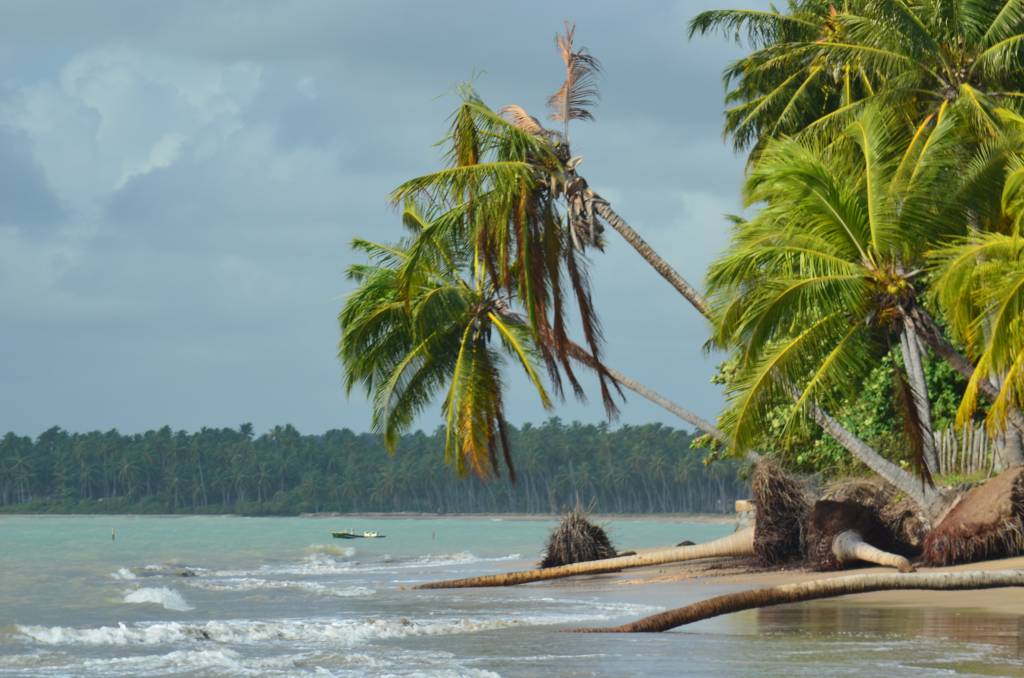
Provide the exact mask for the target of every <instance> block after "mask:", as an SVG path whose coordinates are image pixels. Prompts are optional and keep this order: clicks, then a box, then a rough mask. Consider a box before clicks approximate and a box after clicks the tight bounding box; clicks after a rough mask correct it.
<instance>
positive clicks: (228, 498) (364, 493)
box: [0, 419, 746, 515]
mask: <svg viewBox="0 0 1024 678" xmlns="http://www.w3.org/2000/svg"><path fill="white" fill-rule="evenodd" d="M509 435H510V437H511V439H512V442H513V444H514V445H515V447H516V450H517V452H518V466H517V469H516V470H517V472H518V477H517V481H516V482H515V483H509V482H508V481H507V480H506V479H501V480H492V481H491V482H485V481H481V480H478V479H475V478H466V479H460V478H459V477H458V476H457V475H456V474H454V473H453V472H452V470H451V469H450V468H447V467H445V466H444V465H443V464H439V463H438V461H437V460H438V458H439V456H440V455H442V454H443V452H442V451H443V448H444V433H443V431H438V432H436V433H434V434H431V435H428V434H425V433H422V432H415V433H410V434H407V435H405V436H402V438H401V439H400V440H399V442H398V445H397V451H396V453H395V454H394V455H393V456H392V455H388V454H387V453H386V452H385V451H384V447H383V444H382V443H381V440H380V437H379V436H376V435H372V434H367V433H362V434H359V433H353V432H352V431H349V430H347V429H346V430H331V431H328V432H326V433H324V434H322V435H303V434H301V433H299V432H298V431H297V430H296V429H295V428H294V427H292V426H277V427H275V428H274V429H272V430H271V431H269V432H267V433H264V434H263V435H260V436H255V435H254V432H253V428H252V425H250V424H243V425H242V426H240V427H239V428H238V429H231V428H204V429H202V430H201V431H199V432H197V433H188V432H185V431H172V430H171V429H170V428H168V427H164V428H162V429H160V430H158V431H147V432H145V433H140V434H122V433H119V432H118V431H116V430H111V431H108V432H106V433H102V432H99V431H94V432H91V433H69V432H67V431H64V430H62V429H60V428H56V427H55V428H51V429H50V430H48V431H46V432H44V433H43V434H42V435H40V436H39V437H38V438H36V439H35V440H32V439H31V438H28V437H22V436H18V435H15V434H14V433H8V434H7V435H6V436H4V438H3V440H2V442H0V469H2V472H0V510H4V511H53V512H147V513H164V512H168V513H192V512H195V513H222V512H232V513H246V514H278V515H288V514H292V515H293V514H296V513H301V512H316V511H344V512H360V511H423V512H440V513H451V512H463V513H465V512H528V513H548V512H557V511H560V510H563V509H565V508H567V507H571V506H574V505H576V504H577V502H578V503H580V504H583V505H584V506H590V507H593V508H594V509H595V510H599V511H605V512H616V513H633V512H636V513H647V512H699V511H708V512H721V511H726V510H731V507H732V502H733V500H734V499H735V498H737V497H739V496H742V495H745V493H746V490H745V487H744V483H743V482H742V481H741V480H740V479H739V478H738V477H737V469H738V467H737V465H736V464H735V463H732V462H719V463H716V464H713V465H710V466H705V465H704V464H703V462H702V459H701V455H700V454H698V453H696V452H693V451H692V450H690V442H691V436H690V435H689V434H688V433H686V432H683V431H679V430H674V429H672V428H668V427H665V426H661V425H657V424H651V425H646V426H622V427H620V428H618V429H615V430H612V429H609V428H608V427H606V426H604V425H600V426H593V425H582V424H579V423H573V424H571V425H565V424H563V423H562V422H561V421H560V420H558V419H551V420H549V421H547V422H546V423H545V424H543V425H542V426H531V425H530V424H526V425H524V426H523V427H522V428H519V429H517V428H515V427H509Z"/></svg>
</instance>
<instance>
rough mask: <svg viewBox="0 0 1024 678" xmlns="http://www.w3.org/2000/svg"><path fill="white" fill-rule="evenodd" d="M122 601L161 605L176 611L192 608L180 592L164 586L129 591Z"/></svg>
mask: <svg viewBox="0 0 1024 678" xmlns="http://www.w3.org/2000/svg"><path fill="white" fill-rule="evenodd" d="M124 602H126V603H141V604H147V603H148V604H153V605H161V606H163V608H164V609H165V610H174V611H176V612H186V611H188V610H191V609H194V608H192V606H191V605H189V604H188V603H186V602H185V599H184V598H182V597H181V594H180V593H178V592H177V591H175V590H173V589H169V588H167V587H166V586H161V587H159V588H141V589H135V590H134V591H129V592H127V593H126V594H125V596H124Z"/></svg>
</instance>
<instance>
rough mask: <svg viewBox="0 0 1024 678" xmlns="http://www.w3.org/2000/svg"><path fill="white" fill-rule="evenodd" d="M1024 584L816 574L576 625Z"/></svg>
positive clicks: (663, 626)
mask: <svg viewBox="0 0 1024 678" xmlns="http://www.w3.org/2000/svg"><path fill="white" fill-rule="evenodd" d="M1016 586H1024V571H1021V570H990V571H988V572H984V571H975V572H928V573H916V574H896V573H885V574H855V575H850V576H846V577H833V578H831V579H816V580H813V581H807V582H801V583H798V584H782V585H781V586H769V587H766V588H761V589H754V590H751V591H739V592H736V593H727V594H725V595H722V596H715V597H714V598H709V599H707V600H702V601H699V602H696V603H693V604H691V605H687V606H685V607H680V608H676V609H674V610H668V611H666V612H662V613H660V614H656V615H652V616H650V617H645V618H643V619H640V620H638V621H635V622H632V623H630V624H623V625H622V626H615V627H610V628H597V629H577V630H578V631H582V632H588V633H637V632H656V631H667V630H669V629H673V628H676V627H677V626H682V625H684V624H692V623H693V622H696V621H700V620H702V619H710V618H711V617H717V616H719V615H723V614H730V613H732V612H739V611H741V610H750V609H754V608H761V607H770V606H772V605H785V604H788V603H799V602H803V601H805V600H819V599H821V598H835V597H836V596H849V595H853V594H857V593H870V592H872V591H896V590H915V591H975V590H978V589H994V588H1004V587H1016Z"/></svg>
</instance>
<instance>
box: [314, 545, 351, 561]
mask: <svg viewBox="0 0 1024 678" xmlns="http://www.w3.org/2000/svg"><path fill="white" fill-rule="evenodd" d="M305 550H306V552H307V553H320V554H324V555H328V556H340V557H342V558H351V557H352V556H354V555H355V554H356V550H355V549H354V548H353V547H351V546H335V545H334V544H310V545H309V546H307V547H306V549H305Z"/></svg>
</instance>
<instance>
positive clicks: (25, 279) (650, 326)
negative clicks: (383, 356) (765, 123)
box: [0, 0, 762, 435]
mask: <svg viewBox="0 0 1024 678" xmlns="http://www.w3.org/2000/svg"><path fill="white" fill-rule="evenodd" d="M716 4H718V3H716V2H712V1H710V0H708V1H706V2H704V1H701V2H698V1H695V0H677V1H676V2H667V1H659V2H654V1H651V2H630V3H622V2H619V3H612V2H583V1H578V2H550V1H545V2H541V1H536V2H529V3H518V4H515V5H511V4H509V3H491V2H468V1H461V2H455V1H449V0H442V1H438V0H433V1H431V2H413V1H412V0H408V1H406V2H394V1H387V0H345V1H342V0H336V1H332V2H320V1H317V0H303V1H301V2H300V1H298V0H291V1H289V0H277V1H273V2H260V1H250V0H246V1H245V2H241V1H239V2H232V1H223V2H205V1H204V2H188V1H183V2H174V3H156V2H148V3H140V2H135V1H133V0H131V1H128V0H126V1H123V2H120V1H116V0H105V1H104V2H41V1H39V0H25V1H12V0H3V2H2V3H0V7H2V13H3V21H2V22H0V319H2V321H0V431H6V430H15V431H17V432H19V433H22V434H29V435H35V434H38V433H39V432H41V431H42V430H44V429H45V428H48V427H49V426H52V425H55V424H57V425H60V426H63V427H65V428H67V429H70V430H92V429H108V428H111V427H117V428H119V429H121V430H122V431H139V430H144V429H147V428H151V427H159V426H162V425H164V424H169V425H171V426H172V427H174V428H185V429H195V428H198V427H200V426H236V425H238V424H239V423H241V422H243V421H252V422H253V423H254V424H255V425H256V428H257V430H263V429H266V428H268V427H270V426H273V425H274V424H278V423H286V422H290V423H293V424H295V425H296V426H297V427H298V428H299V429H300V430H301V431H304V432H318V431H323V430H325V429H328V428H334V427H349V428H352V429H355V430H365V429H366V428H367V426H368V423H369V408H368V405H367V403H366V402H365V400H364V399H363V398H362V397H360V396H359V395H353V397H351V398H346V397H345V395H344V393H343V391H342V388H341V386H340V379H341V377H340V375H341V368H340V365H339V364H338V362H337V359H336V357H335V352H336V344H337V339H338V327H337V321H336V316H337V312H338V310H339V308H340V306H341V304H342V302H343V299H344V297H345V294H346V293H347V292H348V290H349V289H350V284H349V283H348V282H347V281H346V280H345V277H344V270H345V268H346V266H347V265H348V264H350V263H351V262H352V261H353V260H354V259H353V256H352V255H351V254H350V252H349V248H348V242H349V241H350V240H351V238H352V237H354V236H356V235H360V236H366V237H370V238H373V239H377V240H388V239H392V238H395V237H397V236H398V235H400V232H401V229H400V226H399V223H398V219H397V216H396V214H395V213H394V211H393V210H391V208H390V207H389V206H388V204H387V200H386V196H387V194H388V191H389V190H390V189H391V188H393V187H394V186H396V185H397V184H399V183H400V182H401V181H403V180H405V179H407V178H410V177H412V176H415V175H417V174H421V173H425V172H428V171H431V170H433V169H435V168H436V167H437V166H438V153H439V152H438V150H437V149H436V148H435V147H434V146H433V144H434V143H435V142H436V141H437V140H438V139H439V138H440V137H441V136H442V135H443V134H444V131H445V126H446V118H447V116H448V115H449V113H450V112H451V111H452V110H453V108H454V106H455V104H456V100H455V99H454V97H452V96H451V95H450V92H451V90H452V88H453V86H454V85H455V84H457V83H458V82H460V81H464V80H467V79H470V78H472V77H474V75H475V77H476V84H477V87H478V89H479V91H480V92H481V95H482V96H483V97H484V99H485V100H486V101H487V102H488V103H490V104H491V105H492V106H495V107H497V106H500V105H503V104H505V103H512V102H516V103H520V104H522V105H524V106H526V107H527V108H528V109H530V110H532V111H535V112H537V113H539V112H542V111H543V102H544V101H545V99H546V97H547V95H548V94H549V93H550V92H552V91H554V90H555V89H556V88H557V87H558V85H559V84H560V72H559V67H560V62H559V60H558V57H557V55H556V53H555V51H554V47H553V41H552V38H553V35H554V33H555V32H556V31H557V30H558V29H559V28H560V27H561V25H562V21H563V20H564V19H566V18H570V19H574V20H575V21H576V22H577V24H578V29H577V42H578V44H583V45H586V46H587V47H589V48H590V50H591V52H593V53H594V54H595V55H597V56H598V57H599V58H600V59H601V60H602V62H603V63H604V66H605V74H604V76H603V78H602V80H601V87H602V92H603V99H602V101H601V104H600V106H599V107H598V109H597V110H596V111H595V112H596V116H597V120H596V121H595V122H592V123H584V124H578V125H576V126H575V129H574V132H573V148H574V151H575V153H577V154H581V155H583V156H584V159H585V161H584V165H583V168H582V169H584V170H585V174H586V175H587V176H588V178H589V180H590V182H591V184H592V185H593V186H594V187H595V188H596V190H598V191H599V192H600V193H602V194H603V195H604V196H605V197H607V198H609V199H610V200H611V201H612V203H613V204H614V206H615V207H616V209H617V210H618V211H619V212H620V213H621V214H622V215H623V216H625V217H626V218H627V219H628V220H629V221H630V222H631V223H632V224H633V225H634V227H636V228H637V230H639V231H640V232H641V233H642V234H643V235H644V236H645V237H646V238H647V239H648V240H649V242H650V243H651V244H652V245H653V246H654V247H655V248H656V249H657V250H658V251H659V252H661V254H662V255H663V256H665V257H666V258H667V259H668V260H669V261H670V262H671V263H672V264H673V265H674V266H676V267H677V268H678V269H679V270H680V271H681V272H682V273H683V274H684V275H685V276H687V277H688V278H690V279H691V280H692V281H694V282H697V283H700V282H701V281H702V280H703V271H704V269H705V267H706V265H707V263H708V261H709V260H710V258H711V257H712V256H713V254H714V253H715V252H716V251H718V250H720V249H721V247H722V245H723V243H724V241H725V222H724V220H723V218H722V216H721V215H722V214H723V213H729V212H736V211H737V210H738V209H739V204H738V197H737V196H738V187H739V182H740V178H741V173H742V160H741V159H740V158H739V157H737V156H736V155H735V154H734V153H733V152H732V151H731V149H730V148H729V147H728V146H727V145H726V144H725V143H724V142H723V141H722V139H721V135H720V130H721V109H722V94H723V89H722V84H721V80H720V73H721V71H722V69H723V67H724V66H725V65H726V64H727V63H728V62H729V61H730V60H731V59H733V58H735V57H736V56H737V55H738V53H739V52H738V48H737V47H736V46H734V45H730V44H728V43H727V42H726V41H724V40H723V39H721V38H719V37H715V38H710V37H709V38H703V39H696V40H694V41H692V42H691V41H688V40H687V38H686V24H687V21H688V20H689V19H690V18H691V17H692V16H693V15H694V14H695V13H696V12H698V11H699V10H701V9H704V8H706V7H709V6H714V5H716ZM721 4H722V5H725V6H731V5H735V4H738V5H741V6H757V5H759V4H762V3H760V2H757V1H755V0H738V1H737V0H733V2H723V3H721ZM592 270H593V278H594V287H595V297H596V299H597V305H598V309H599V311H600V314H601V317H602V319H603V321H604V325H605V331H606V335H607V340H608V345H607V349H606V353H607V358H608V362H609V364H610V365H612V366H614V367H616V368H617V369H619V370H621V371H622V372H625V373H627V374H629V375H631V376H633V377H635V378H637V379H639V380H641V381H643V382H645V383H647V384H648V385H649V386H651V387H654V388H655V389H657V390H659V391H661V392H663V393H664V394H665V395H667V396H669V397H671V398H672V399H674V400H676V401H677V402H679V403H681V404H683V405H685V406H688V407H690V408H692V409H694V410H696V411H698V412H700V413H701V414H703V415H705V416H709V417H710V416H713V415H714V414H715V412H716V410H717V407H718V405H719V404H720V402H721V397H720V395H719V393H718V392H717V389H716V387H714V386H712V385H710V384H709V383H708V379H709V377H710V376H711V374H712V372H713V368H714V364H715V362H716V360H715V358H714V356H712V357H706V356H704V355H703V353H702V350H701V344H702V343H703V341H704V339H705V338H706V334H707V328H706V326H705V324H704V322H703V321H702V320H701V318H700V317H699V316H698V315H697V314H696V313H695V312H694V311H693V310H692V309H691V308H690V307H689V306H688V305H687V304H686V303H685V302H683V301H682V299H681V297H679V296H677V295H676V294H675V292H674V291H673V290H672V289H671V288H670V287H669V286H668V285H667V284H666V283H665V282H664V281H662V280H661V279H660V278H659V277H658V276H657V275H656V274H655V273H653V272H652V271H651V270H650V269H649V268H648V267H647V266H646V264H644V263H643V261H642V260H640V259H639V258H638V257H637V255H636V254H635V253H634V252H633V251H632V250H631V249H629V248H628V246H626V245H625V243H624V242H622V241H621V240H619V239H618V236H617V235H616V234H614V233H611V234H610V244H609V247H608V251H607V252H606V253H605V254H603V255H597V256H595V257H594V258H593V269H592ZM508 400H509V402H508V409H509V414H510V418H511V419H512V420H513V421H514V422H515V423H520V422H523V421H530V420H532V421H537V420H539V419H541V418H542V417H543V416H545V415H544V413H543V411H542V410H541V409H540V407H539V406H538V405H537V404H536V402H535V401H534V399H532V398H531V397H530V394H529V392H528V391H527V390H526V388H525V387H524V386H523V384H521V383H514V384H513V386H512V389H511V392H510V394H509V396H508ZM557 413H558V414H559V416H562V417H563V418H564V419H570V420H571V419H579V420H581V421H588V422H590V421H598V420H599V419H600V418H601V408H600V405H599V403H598V402H597V401H596V399H595V400H594V401H592V402H591V403H590V404H578V403H575V402H568V403H565V404H564V405H563V406H561V407H560V408H559V410H558V412H557ZM622 419H623V421H625V422H629V423H641V422H647V421H652V420H660V421H665V422H669V423H673V424H678V423H679V422H674V421H673V420H672V419H671V417H670V416H669V415H666V414H664V413H662V412H661V411H660V410H658V409H656V408H654V407H653V406H650V405H648V404H647V403H645V402H644V401H642V400H639V399H637V398H635V397H634V398H630V399H629V400H628V402H627V403H626V404H625V405H624V406H623V417H622ZM439 422H440V418H439V416H438V412H437V410H436V409H431V410H430V411H429V412H428V413H427V415H425V416H424V417H423V419H422V422H421V423H422V425H423V426H424V427H426V428H433V427H434V426H436V425H437V424H438V423H439Z"/></svg>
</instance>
